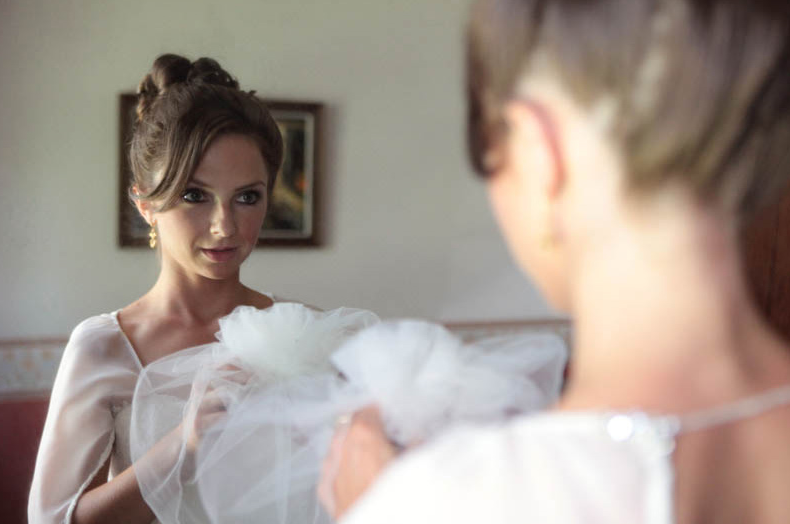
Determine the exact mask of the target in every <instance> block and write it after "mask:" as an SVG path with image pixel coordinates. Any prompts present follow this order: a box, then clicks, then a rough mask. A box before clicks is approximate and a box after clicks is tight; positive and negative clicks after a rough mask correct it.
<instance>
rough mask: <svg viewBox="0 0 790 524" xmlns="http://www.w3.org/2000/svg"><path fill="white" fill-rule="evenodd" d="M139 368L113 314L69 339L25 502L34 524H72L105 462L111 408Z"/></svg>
mask: <svg viewBox="0 0 790 524" xmlns="http://www.w3.org/2000/svg"><path fill="white" fill-rule="evenodd" d="M135 368H139V363H138V362H137V361H136V357H135V356H134V354H133V352H132V353H131V354H130V348H129V346H128V342H127V341H126V339H125V337H124V335H123V333H122V332H121V330H120V328H119V327H118V325H117V322H116V321H115V319H114V318H113V317H112V316H111V315H100V316H96V317H91V318H89V319H87V320H85V321H84V322H82V323H81V324H79V325H78V326H77V327H76V328H75V329H74V331H73V332H72V334H71V337H70V339H69V342H68V344H67V345H66V349H65V351H64V353H63V358H62V360H61V363H60V367H59V369H58V374H57V377H56V378H55V384H54V386H53V389H52V396H51V399H50V404H49V411H48V413H47V419H46V423H45V425H44V432H43V434H42V437H41V444H40V446H39V450H38V457H37V459H36V467H35V473H34V475H33V482H32V486H31V489H30V499H29V502H28V519H29V521H30V522H35V523H37V524H38V523H41V524H46V523H62V522H70V521H71V516H72V513H73V511H74V507H75V506H76V502H77V499H78V498H79V497H80V495H81V494H82V492H83V491H84V490H85V488H86V487H87V486H88V485H89V484H90V483H91V481H92V480H93V479H94V477H95V476H96V474H97V472H98V471H99V470H100V469H101V467H102V466H103V465H104V464H105V463H106V462H107V460H108V458H109V457H110V453H111V451H112V448H113V443H114V439H115V425H114V417H113V411H112V408H113V406H115V405H119V404H120V403H122V402H124V401H128V399H130V398H131V395H132V393H133V391H134V384H135V381H136V378H137V373H138V372H139V369H135Z"/></svg>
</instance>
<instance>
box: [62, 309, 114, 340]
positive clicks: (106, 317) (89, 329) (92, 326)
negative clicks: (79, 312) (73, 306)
mask: <svg viewBox="0 0 790 524" xmlns="http://www.w3.org/2000/svg"><path fill="white" fill-rule="evenodd" d="M117 313H118V312H117V311H112V312H110V313H100V314H98V315H93V316H91V317H88V318H86V319H85V320H83V321H82V322H80V323H79V324H77V325H76V326H75V327H74V329H73V330H72V332H71V337H70V340H71V341H75V340H81V339H84V338H93V337H97V336H99V337H100V336H107V335H112V334H116V333H117V332H118V331H119V327H118V321H117V320H116V315H117Z"/></svg>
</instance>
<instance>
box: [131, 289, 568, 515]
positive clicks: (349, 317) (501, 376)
mask: <svg viewBox="0 0 790 524" xmlns="http://www.w3.org/2000/svg"><path fill="white" fill-rule="evenodd" d="M220 328H221V331H220V333H219V334H218V339H219V342H217V343H216V344H211V345H208V346H202V347H198V348H193V349H190V350H187V351H184V352H179V353H178V354H176V355H173V356H171V357H168V358H165V359H162V360H160V361H157V362H154V363H153V364H151V365H150V366H149V367H148V368H146V369H145V370H144V372H143V373H142V375H141V378H140V381H139V382H138V386H137V389H136V392H135V397H134V402H133V415H132V417H133V420H132V456H133V459H134V460H135V472H136V474H137V478H138V482H139V484H140V488H141V491H142V493H143V497H144V498H145V500H146V502H147V503H148V504H149V505H150V506H151V508H152V509H153V510H154V512H155V513H156V515H157V518H158V519H159V520H160V521H162V522H163V523H171V522H172V523H187V522H212V523H243V522H267V523H270V522H271V523H279V524H285V523H296V524H302V523H329V522H331V519H330V517H329V516H328V515H327V514H326V513H325V512H324V510H323V509H322V508H321V506H320V504H319V503H318V500H317V496H316V484H317V480H318V475H319V472H320V468H321V465H322V462H323V458H324V456H325V454H326V451H327V448H328V445H329V441H330V440H331V437H332V434H333V432H334V423H335V420H336V419H337V418H338V417H339V416H340V415H341V414H346V413H351V412H353V411H356V410H358V409H360V408H362V407H364V406H366V405H369V404H376V405H378V406H379V408H380V410H381V413H382V417H383V420H384V423H385V426H386V429H387V432H388V435H389V436H390V438H391V439H392V440H393V441H394V442H396V443H398V444H400V445H403V446H408V445H412V444H414V443H419V442H423V441H426V440H429V439H431V438H432V437H433V436H434V435H436V434H437V433H438V432H440V431H442V430H444V429H447V428H448V427H450V426H454V425H458V424H461V423H481V422H497V421H501V420H504V419H506V418H508V417H510V416H512V415H515V414H519V413H524V412H528V411H533V410H536V409H539V408H541V407H544V406H546V405H547V404H549V403H550V402H553V401H554V400H555V399H556V397H557V395H558V393H559V388H560V386H561V380H562V370H563V369H564V365H565V360H566V356H567V355H566V349H565V345H564V343H563V341H562V340H561V339H560V338H559V337H556V336H553V335H549V334H530V335H514V336H507V337H498V338H492V339H487V340H483V341H479V342H476V343H475V344H473V345H468V344H464V343H462V342H461V340H460V339H459V338H457V337H456V336H454V335H452V334H451V333H450V332H448V331H447V330H446V329H444V328H443V327H441V326H438V325H435V324H430V323H426V322H417V321H400V322H384V323H382V322H379V320H378V318H377V317H376V316H375V315H374V314H373V313H370V312H367V311H363V310H355V309H347V308H341V309H338V310H333V311H329V312H318V311H315V310H311V309H309V308H306V307H304V306H301V305H297V304H275V305H274V306H272V307H271V308H269V309H267V310H255V309H253V308H239V309H237V310H236V311H234V312H233V313H232V314H231V315H230V316H229V317H226V318H225V319H223V321H222V322H221V323H220ZM217 402H221V403H222V405H224V407H225V412H224V414H223V415H222V416H221V417H220V419H219V420H218V421H215V422H214V423H213V425H211V426H210V427H208V428H207V429H206V430H205V431H204V432H203V435H202V438H201V439H200V444H199V446H197V449H196V451H195V452H194V453H190V452H189V449H190V448H189V445H188V442H187V437H188V435H189V431H188V428H190V427H192V424H194V422H195V420H196V416H197V414H198V412H199V410H200V409H201V406H205V405H206V404H211V403H217ZM198 418H199V417H198ZM168 435H169V436H168ZM163 442H176V443H177V444H176V446H177V447H178V452H177V453H176V454H174V456H177V457H178V458H177V459H174V460H161V456H162V454H155V453H149V452H148V450H149V449H151V448H152V447H154V446H157V445H158V446H162V445H163V444H162V443H163ZM168 445H172V444H168ZM151 457H158V458H157V459H155V460H152V459H151Z"/></svg>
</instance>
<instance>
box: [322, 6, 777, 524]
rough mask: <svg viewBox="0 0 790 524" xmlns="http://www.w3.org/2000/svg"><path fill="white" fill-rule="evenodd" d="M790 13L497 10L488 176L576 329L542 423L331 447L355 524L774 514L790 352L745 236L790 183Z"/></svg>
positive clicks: (762, 517) (477, 140) (472, 31)
mask: <svg viewBox="0 0 790 524" xmlns="http://www.w3.org/2000/svg"><path fill="white" fill-rule="evenodd" d="M786 6H787V4H786V3H783V2H769V1H760V2H753V1H750V2H746V1H745V0H744V1H740V0H718V1H716V0H627V1H626V0H600V1H596V2H578V1H575V0H554V1H551V2H548V1H539V0H480V1H478V2H477V3H476V4H475V6H474V8H473V12H472V19H471V23H470V27H469V33H468V44H469V47H468V95H469V117H470V120H469V136H470V145H471V151H472V159H473V164H474V166H475V168H476V170H477V171H478V172H479V173H480V174H481V175H482V176H483V177H484V178H485V179H486V181H487V186H488V192H489V196H490V199H491V202H492V205H493V208H494V211H495V214H496V217H497V219H498V221H499V224H500V226H501V228H502V230H503V233H504V236H505V237H506V240H507V242H508V244H509V246H510V249H511V252H512V254H513V256H514V258H515V259H516V260H517V261H518V263H519V264H520V265H521V267H522V268H523V269H524V270H525V271H527V272H528V273H529V274H530V275H531V276H532V277H533V278H534V279H535V280H536V281H537V283H538V284H539V286H540V287H541V289H542V290H543V292H544V294H545V295H546V297H547V298H548V299H549V300H550V301H551V302H552V304H554V305H555V306H556V307H558V308H560V309H561V310H564V311H566V312H568V313H569V314H570V315H572V317H573V318H574V321H575V333H574V339H575V342H576V347H575V349H574V353H573V360H572V362H571V366H572V372H571V375H570V379H569V382H568V384H567V385H566V388H565V390H564V394H563V396H562V398H561V399H560V401H559V402H558V403H557V405H556V406H555V408H554V409H553V410H551V411H549V412H547V413H544V414H540V415H533V416H522V417H519V418H517V419H515V420H513V421H511V422H509V423H507V424H505V425H500V426H497V427H478V428H476V429H467V430H462V431H455V432H452V433H450V434H446V435H445V436H444V438H440V439H438V441H435V442H432V443H430V444H428V445H425V446H424V447H419V448H418V449H415V450H413V451H410V452H407V453H406V454H405V456H403V457H402V458H401V459H399V460H396V461H394V462H393V459H394V458H395V457H396V455H397V452H396V450H395V449H394V448H393V447H392V446H391V445H390V444H389V442H388V441H387V439H386V438H385V437H384V435H383V432H382V429H381V425H380V422H379V419H378V415H377V412H376V411H375V410H374V409H372V408H370V409H367V410H365V411H363V412H360V413H358V414H357V415H356V416H355V417H354V418H353V419H352V421H351V424H350V425H348V426H346V427H345V429H343V430H341V431H339V432H338V433H337V434H336V437H335V440H334V442H333V446H332V450H331V453H330V456H329V457H328V458H327V461H326V464H325V469H324V475H323V480H322V483H323V485H322V489H321V490H320V491H321V496H322V499H323V500H324V503H325V504H326V505H327V507H328V508H330V509H331V510H332V511H333V514H334V515H335V516H338V517H341V520H342V521H343V522H348V523H356V522H365V523H374V522H376V523H378V522H456V523H461V522H541V523H548V522H552V523H569V522H607V523H613V522H628V523H636V522H652V523H670V522H677V523H681V524H690V523H700V522H717V523H728V522H733V523H734V522H754V523H780V522H786V521H787V515H790V499H789V498H788V497H787V496H786V495H787V493H786V488H785V486H787V485H788V482H790V448H788V446H787V439H788V436H790V353H789V352H788V351H789V349H790V348H788V347H787V344H786V343H785V342H784V341H782V340H781V339H780V338H779V337H778V336H777V335H776V334H775V333H774V332H773V331H772V330H771V329H770V328H769V327H768V325H767V324H766V323H765V321H764V320H763V319H762V318H761V317H760V315H759V314H758V312H757V309H756V307H755V305H754V304H753V302H752V300H751V298H750V296H749V292H748V289H747V285H746V283H745V281H744V278H743V275H742V270H741V257H740V253H739V249H738V231H739V224H740V223H741V221H742V219H744V217H746V216H748V214H749V213H751V212H752V211H753V210H754V208H755V207H756V206H757V205H758V204H759V203H761V202H762V201H764V200H765V197H767V196H770V195H771V194H772V193H776V192H777V191H778V190H779V189H780V188H782V187H783V186H784V185H785V182H786V180H787V178H788V176H790V15H789V14H788V9H787V7H786Z"/></svg>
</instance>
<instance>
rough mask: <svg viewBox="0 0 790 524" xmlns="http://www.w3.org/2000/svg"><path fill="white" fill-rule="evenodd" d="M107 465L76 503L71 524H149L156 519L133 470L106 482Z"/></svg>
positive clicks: (107, 463)
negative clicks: (97, 523)
mask: <svg viewBox="0 0 790 524" xmlns="http://www.w3.org/2000/svg"><path fill="white" fill-rule="evenodd" d="M109 470H110V461H109V460H108V461H107V462H106V463H105V465H104V466H103V467H102V469H101V470H99V473H98V474H97V475H96V479H94V481H93V483H91V485H90V486H89V487H88V489H87V490H86V491H85V493H83V495H82V496H81V497H80V498H79V499H78V500H77V505H76V507H75V508H74V513H73V516H72V522H73V523H74V524H86V523H93V522H125V523H130V524H131V523H137V522H140V523H144V524H149V523H150V522H151V521H153V520H154V519H155V518H156V516H155V515H154V512H153V511H151V508H149V507H148V505H147V504H146V503H145V501H144V500H143V496H142V494H141V493H140V486H139V485H138V484H137V478H136V477H135V475H134V470H133V469H132V468H131V467H129V468H127V469H126V470H125V471H123V472H122V473H121V474H120V475H117V476H116V477H115V478H113V479H112V480H111V481H109V482H102V481H101V480H100V479H106V478H107V475H108V473H109Z"/></svg>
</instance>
